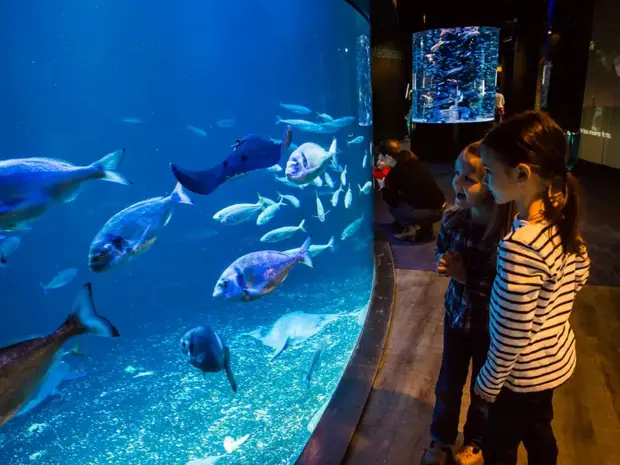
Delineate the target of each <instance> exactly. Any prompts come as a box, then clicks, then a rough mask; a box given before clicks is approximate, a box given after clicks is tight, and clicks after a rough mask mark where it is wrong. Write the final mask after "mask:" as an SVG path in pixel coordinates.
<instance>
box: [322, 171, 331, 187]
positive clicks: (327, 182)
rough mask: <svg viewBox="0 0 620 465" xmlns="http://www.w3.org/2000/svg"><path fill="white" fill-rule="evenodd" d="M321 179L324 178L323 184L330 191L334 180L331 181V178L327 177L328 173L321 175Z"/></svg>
mask: <svg viewBox="0 0 620 465" xmlns="http://www.w3.org/2000/svg"><path fill="white" fill-rule="evenodd" d="M323 177H324V178H325V184H327V185H328V186H329V188H330V189H333V188H334V180H333V179H332V177H331V176H330V175H329V173H327V172H326V173H325V174H324V175H323Z"/></svg>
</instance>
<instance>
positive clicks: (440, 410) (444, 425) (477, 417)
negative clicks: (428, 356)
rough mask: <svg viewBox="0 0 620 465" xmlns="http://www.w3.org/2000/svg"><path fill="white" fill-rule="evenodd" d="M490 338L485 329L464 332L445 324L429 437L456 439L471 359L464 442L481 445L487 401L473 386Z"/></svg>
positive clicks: (448, 441)
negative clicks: (468, 401)
mask: <svg viewBox="0 0 620 465" xmlns="http://www.w3.org/2000/svg"><path fill="white" fill-rule="evenodd" d="M489 343H490V338H489V334H488V333H487V332H486V331H471V332H468V331H464V330H462V329H457V328H450V327H449V326H448V324H446V323H444V333H443V357H442V360H441V370H440V372H439V379H438V380H437V385H436V386H435V410H434V411H433V421H432V423H431V439H432V440H433V441H437V442H440V443H442V444H444V445H453V444H454V443H455V441H456V436H457V434H458V427H459V416H460V413H461V398H462V397H463V387H464V386H465V382H466V381H467V372H468V370H469V362H470V360H471V362H472V365H473V366H472V377H471V386H470V391H471V405H470V406H469V409H468V410H467V421H466V423H465V428H464V431H463V434H464V436H465V444H472V445H476V446H478V447H480V448H482V443H483V439H484V436H485V433H486V428H487V412H488V404H487V402H485V401H484V400H482V399H481V398H480V397H479V396H477V395H475V394H474V385H475V383H476V378H477V376H478V373H479V372H480V369H481V368H482V366H483V365H484V362H485V361H486V359H487V352H488V350H489Z"/></svg>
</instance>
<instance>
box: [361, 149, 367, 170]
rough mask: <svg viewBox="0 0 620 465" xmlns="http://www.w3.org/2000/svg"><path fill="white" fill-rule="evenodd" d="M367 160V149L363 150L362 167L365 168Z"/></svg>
mask: <svg viewBox="0 0 620 465" xmlns="http://www.w3.org/2000/svg"><path fill="white" fill-rule="evenodd" d="M367 161H368V150H366V151H365V152H364V158H363V159H362V168H366V162H367Z"/></svg>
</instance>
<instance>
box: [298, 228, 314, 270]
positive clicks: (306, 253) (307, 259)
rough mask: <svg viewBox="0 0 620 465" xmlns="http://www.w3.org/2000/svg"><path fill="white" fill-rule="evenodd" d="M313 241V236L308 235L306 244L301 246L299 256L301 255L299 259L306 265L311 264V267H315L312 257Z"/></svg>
mask: <svg viewBox="0 0 620 465" xmlns="http://www.w3.org/2000/svg"><path fill="white" fill-rule="evenodd" d="M311 243H312V236H311V235H310V236H308V238H307V239H306V241H305V242H304V245H302V246H301V248H300V249H299V252H298V254H297V256H298V257H299V259H300V260H299V261H301V262H302V263H303V264H304V265H306V266H309V267H310V268H314V263H312V257H311V256H310V244H311Z"/></svg>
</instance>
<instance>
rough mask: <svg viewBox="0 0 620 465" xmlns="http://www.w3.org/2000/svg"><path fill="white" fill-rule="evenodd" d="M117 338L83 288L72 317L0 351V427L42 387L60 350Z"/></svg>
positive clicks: (89, 291)
mask: <svg viewBox="0 0 620 465" xmlns="http://www.w3.org/2000/svg"><path fill="white" fill-rule="evenodd" d="M81 334H92V335H95V336H102V337H110V338H115V337H119V335H120V334H119V332H118V329H116V327H115V326H114V325H113V324H112V323H111V322H110V321H109V320H107V319H106V318H105V317H103V316H101V315H99V314H98V313H97V311H96V309H95V304H94V302H93V295H92V285H91V284H90V283H86V284H84V286H83V287H82V289H81V290H80V292H79V294H78V296H77V298H76V300H75V302H74V304H73V313H72V314H71V315H69V317H68V318H67V319H66V320H65V322H64V323H63V324H62V325H61V326H60V327H59V328H58V329H57V330H56V331H54V332H53V333H51V334H49V335H48V336H42V337H37V338H32V339H27V340H25V341H21V342H18V343H16V344H13V345H10V346H7V347H3V348H0V380H2V381H1V382H0V426H3V425H5V424H6V423H7V422H8V421H9V420H10V419H11V418H13V417H14V416H15V415H16V414H17V413H18V412H19V410H20V409H21V408H22V406H23V405H24V404H25V403H26V402H27V400H28V398H29V397H30V396H31V395H32V394H33V393H34V392H35V391H36V390H37V389H38V388H39V387H40V386H41V382H42V381H43V379H44V378H45V375H46V374H47V372H48V370H49V368H50V366H51V365H52V363H53V362H54V359H55V357H56V355H57V353H58V351H59V350H60V348H61V347H62V346H63V345H64V344H65V343H66V342H67V341H68V340H69V339H72V338H73V337H75V336H79V335H81Z"/></svg>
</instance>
